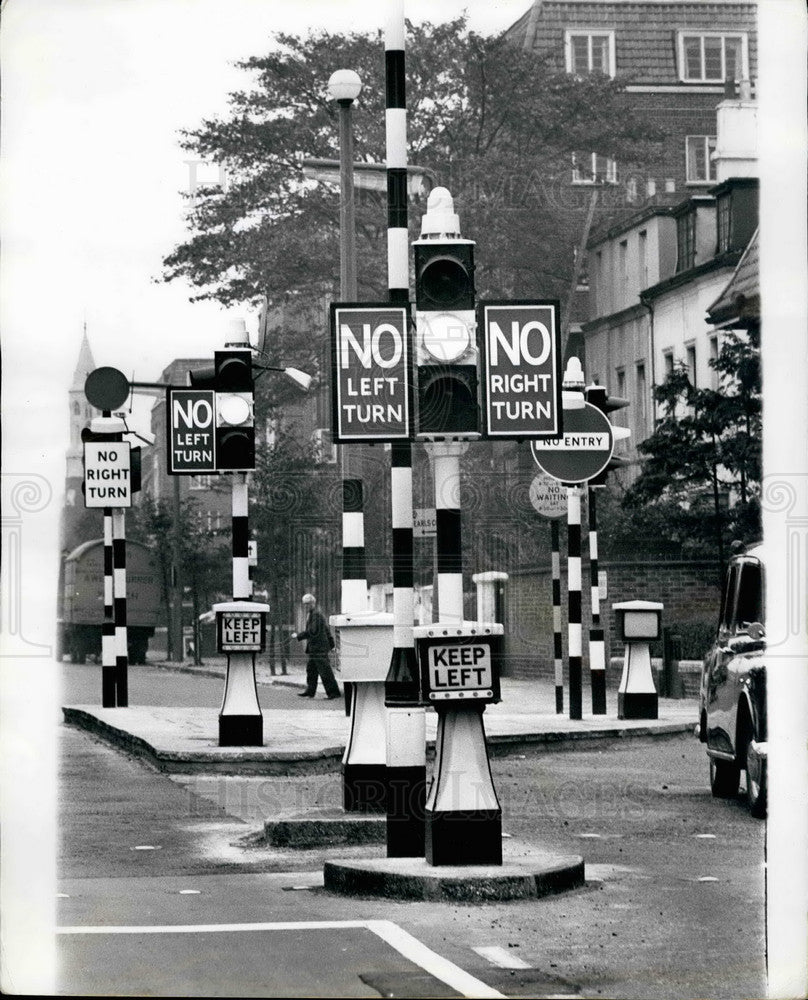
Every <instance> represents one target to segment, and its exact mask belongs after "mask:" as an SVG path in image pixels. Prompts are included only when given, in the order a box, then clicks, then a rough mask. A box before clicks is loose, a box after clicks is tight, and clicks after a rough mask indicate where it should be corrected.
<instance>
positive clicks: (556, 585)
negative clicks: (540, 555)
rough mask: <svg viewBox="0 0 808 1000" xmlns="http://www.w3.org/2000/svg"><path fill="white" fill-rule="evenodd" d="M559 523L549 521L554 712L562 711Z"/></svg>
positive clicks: (562, 658) (559, 713) (562, 673)
mask: <svg viewBox="0 0 808 1000" xmlns="http://www.w3.org/2000/svg"><path fill="white" fill-rule="evenodd" d="M560 536H561V525H560V524H559V523H558V521H556V520H552V521H550V550H551V551H550V562H551V569H552V577H553V579H552V588H553V674H554V677H555V707H556V714H557V715H563V713H564V648H563V641H562V639H563V637H562V632H561V537H560Z"/></svg>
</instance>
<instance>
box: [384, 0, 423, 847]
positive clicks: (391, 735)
mask: <svg viewBox="0 0 808 1000" xmlns="http://www.w3.org/2000/svg"><path fill="white" fill-rule="evenodd" d="M404 46H405V26H404V4H403V0H391V2H390V3H389V5H388V14H387V21H386V24H385V36H384V49H385V52H384V63H385V141H386V153H387V284H388V290H389V298H390V301H391V302H392V303H402V304H403V303H406V302H408V301H409V251H410V248H409V234H408V231H407V110H406V107H407V104H406V82H405V75H404V61H405V52H404ZM390 496H391V514H392V549H393V654H392V658H391V661H390V668H389V670H388V673H387V679H386V681H385V705H386V707H387V717H386V725H387V731H386V762H387V773H386V780H387V856H388V857H389V858H400V857H423V856H424V805H425V801H426V711H425V710H424V709H423V708H422V707H421V706H420V693H421V690H420V689H421V686H420V681H419V677H418V665H417V662H416V658H415V646H414V640H413V633H412V627H413V622H414V618H415V612H414V595H413V584H414V573H413V530H412V529H413V524H412V445H411V444H410V442H409V441H394V442H393V444H392V446H391V465H390Z"/></svg>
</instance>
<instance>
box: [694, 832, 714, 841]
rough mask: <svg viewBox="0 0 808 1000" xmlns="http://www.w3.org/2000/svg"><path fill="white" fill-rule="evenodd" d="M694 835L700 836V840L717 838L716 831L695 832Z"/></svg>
mask: <svg viewBox="0 0 808 1000" xmlns="http://www.w3.org/2000/svg"><path fill="white" fill-rule="evenodd" d="M693 836H694V837H696V838H698V839H699V840H715V834H714V833H695V834H693Z"/></svg>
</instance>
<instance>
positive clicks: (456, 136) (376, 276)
mask: <svg viewBox="0 0 808 1000" xmlns="http://www.w3.org/2000/svg"><path fill="white" fill-rule="evenodd" d="M407 32H408V38H407V88H408V89H407V104H408V145H409V159H410V162H411V163H413V164H418V165H419V166H422V167H424V168H428V169H429V170H431V171H432V176H433V177H434V179H435V180H436V181H437V183H440V184H443V185H445V186H447V187H449V188H450V190H451V191H452V193H453V195H454V197H455V203H456V208H457V210H458V212H459V213H460V217H461V225H462V230H463V233H464V235H465V236H467V237H469V238H472V239H476V240H477V241H478V242H479V244H480V251H479V254H478V270H477V288H478V291H479V293H480V294H481V295H508V296H513V297H518V296H527V295H531V296H536V295H543V296H560V295H563V294H564V293H565V292H566V289H567V286H568V284H569V281H570V276H571V271H572V257H573V247H574V244H575V242H576V241H577V240H578V239H579V238H580V230H581V226H582V223H583V219H584V215H585V208H586V201H587V200H588V199H586V197H585V198H584V199H583V201H582V199H581V197H580V196H579V193H578V192H576V191H574V189H572V188H570V185H569V180H570V169H571V158H572V154H573V153H575V152H580V151H581V150H585V151H587V152H588V153H591V152H597V153H600V154H603V155H608V156H611V157H615V158H617V159H618V160H619V161H620V162H621V164H622V165H627V164H629V163H632V162H639V161H640V160H641V159H644V158H646V157H647V154H648V151H649V149H650V146H649V143H653V142H654V141H656V140H658V139H660V138H661V136H662V133H661V132H660V131H659V130H658V129H657V128H656V127H655V126H653V125H651V124H650V123H649V122H647V121H644V120H642V119H641V118H639V117H638V113H637V112H635V111H633V110H632V109H631V108H630V107H629V106H628V104H627V103H626V100H625V95H624V91H623V84H622V83H620V82H618V81H615V80H612V79H609V78H607V77H603V76H600V75H595V76H591V77H586V78H583V79H576V78H575V77H573V76H571V75H569V74H566V73H559V72H557V71H555V70H553V69H551V68H550V67H549V66H548V65H546V64H545V63H544V62H543V61H541V59H540V58H539V57H537V56H536V55H535V54H533V53H526V52H524V51H523V50H522V49H520V48H517V47H515V46H513V44H512V43H510V42H509V41H507V40H506V39H504V38H503V37H502V36H498V37H482V36H480V35H477V34H476V33H474V32H472V31H469V30H467V28H466V22H465V19H464V18H459V19H456V20H453V21H450V22H448V23H446V24H440V25H433V24H423V25H420V26H416V25H413V24H409V23H408V25H407ZM276 40H277V43H278V47H277V48H276V49H275V50H273V51H272V52H270V53H269V54H267V55H265V56H260V57H259V56H256V57H253V58H250V59H248V60H246V61H245V62H243V63H241V64H240V66H241V68H243V69H244V70H245V71H248V72H250V73H253V74H255V75H256V81H255V85H254V86H253V87H252V89H245V90H243V91H239V92H238V93H235V94H232V95H231V98H230V112H229V114H228V115H227V116H226V117H224V118H222V119H219V120H217V119H211V120H206V121H204V122H203V123H202V125H201V126H200V127H199V128H197V129H195V130H191V131H187V132H185V133H183V145H184V148H185V149H186V150H187V151H188V152H189V153H190V154H192V155H194V156H197V157H200V158H202V159H206V160H215V161H218V162H220V163H223V164H224V165H225V166H226V168H227V171H228V174H229V177H230V184H229V186H228V187H227V190H226V191H222V190H221V189H220V188H213V187H209V188H203V189H201V190H200V191H198V192H197V201H196V202H195V205H194V208H193V210H192V211H191V213H190V226H191V228H192V230H193V231H192V235H191V236H190V237H189V238H188V239H187V240H186V241H185V242H184V243H182V244H181V245H180V246H178V247H176V248H175V250H174V251H173V252H172V253H171V254H169V255H168V257H167V258H166V259H165V261H164V267H165V269H164V278H165V280H168V281H170V280H173V279H177V278H182V279H185V280H187V281H188V282H189V283H190V284H191V285H192V286H195V287H196V288H197V289H198V294H197V298H215V299H217V300H219V301H221V302H223V303H225V304H231V303H235V302H246V301H255V300H256V299H257V298H258V297H259V296H260V295H262V294H266V295H267V296H268V297H269V300H270V302H272V303H275V304H277V303H280V302H283V301H284V300H288V299H289V298H290V297H291V298H292V299H293V300H294V301H295V302H296V303H298V304H299V306H300V308H303V309H306V308H308V309H310V310H312V317H313V318H314V319H316V320H317V322H319V324H320V325H321V323H322V319H321V317H322V313H321V312H320V309H321V303H322V297H323V296H324V295H325V296H330V295H332V293H333V290H334V289H335V288H336V287H337V285H338V266H339V249H338V247H339V194H338V190H337V188H336V187H332V186H330V185H328V184H322V183H313V182H311V181H309V180H306V179H305V177H304V173H303V162H302V161H303V159H304V158H307V157H314V158H317V157H319V158H330V159H337V158H338V145H337V144H338V129H337V120H336V116H337V109H336V108H335V106H334V104H333V102H331V101H330V100H329V98H328V95H327V91H326V83H327V80H328V78H329V76H330V74H331V73H332V72H333V71H334V70H335V69H338V68H341V67H344V66H350V67H352V68H354V69H356V70H357V71H358V73H359V74H360V76H361V78H362V80H363V90H362V93H361V95H360V98H359V100H358V102H356V104H355V105H354V108H355V110H354V113H353V122H354V134H355V153H356V158H357V159H359V160H363V161H368V162H376V163H381V162H384V158H385V145H384V123H385V114H384V92H385V88H384V59H383V47H382V43H381V40H380V39H379V38H378V37H376V36H371V35H366V34H358V33H354V34H347V35H337V34H330V33H327V32H323V31H317V32H311V33H309V34H308V35H306V36H305V37H300V36H296V35H288V34H279V35H277V36H276ZM601 202H602V203H605V202H606V199H601ZM420 214H421V213H420V211H419V212H410V217H411V228H412V234H411V235H412V237H413V238H415V237H416V235H417V232H418V225H419V218H416V216H420ZM356 226H357V258H358V264H357V275H358V299H359V300H362V299H364V300H373V299H379V298H382V299H383V298H384V297H385V296H386V268H385V260H386V226H387V222H386V194H384V193H382V192H371V191H359V192H358V202H357V212H356ZM274 335H275V343H276V345H277V346H278V348H279V350H280V351H281V352H284V351H286V353H287V354H288V353H289V350H288V349H289V348H290V347H291V346H295V347H296V348H297V349H298V351H300V352H302V353H305V352H306V350H307V349H308V350H311V349H313V348H315V346H316V344H315V338H311V337H310V336H309V337H308V338H306V337H301V336H300V335H299V334H294V333H292V332H290V331H286V330H280V329H279V330H276V331H275V332H274ZM284 338H287V341H286V342H285V340H284ZM288 338H291V339H288ZM302 353H301V354H298V355H297V359H298V361H302V360H304V358H303V357H302ZM315 353H316V352H315ZM290 356H291V355H290ZM306 360H308V359H306ZM313 360H315V361H317V360H319V358H316V357H315V358H313Z"/></svg>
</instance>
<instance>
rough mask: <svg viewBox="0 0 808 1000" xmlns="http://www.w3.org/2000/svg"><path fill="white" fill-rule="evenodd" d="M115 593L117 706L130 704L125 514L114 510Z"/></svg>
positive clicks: (121, 510) (113, 573)
mask: <svg viewBox="0 0 808 1000" xmlns="http://www.w3.org/2000/svg"><path fill="white" fill-rule="evenodd" d="M112 591H113V608H114V615H115V703H116V705H117V706H118V708H126V706H127V705H128V704H129V686H128V682H129V677H128V675H129V648H128V641H127V628H126V511H125V510H124V508H122V507H113V509H112Z"/></svg>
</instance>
